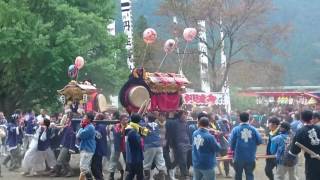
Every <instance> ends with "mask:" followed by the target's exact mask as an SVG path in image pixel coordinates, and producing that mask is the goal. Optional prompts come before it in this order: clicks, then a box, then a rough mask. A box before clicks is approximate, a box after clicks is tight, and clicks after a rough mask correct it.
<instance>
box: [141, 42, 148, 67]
mask: <svg viewBox="0 0 320 180" xmlns="http://www.w3.org/2000/svg"><path fill="white" fill-rule="evenodd" d="M148 47H149V44H148V43H147V45H146V48H145V50H144V54H143V58H142V63H141V67H143V64H144V59H145V58H146V54H147V50H148Z"/></svg>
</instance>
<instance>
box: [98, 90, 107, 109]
mask: <svg viewBox="0 0 320 180" xmlns="http://www.w3.org/2000/svg"><path fill="white" fill-rule="evenodd" d="M97 100H98V107H99V112H106V111H107V110H108V103H107V99H106V97H105V96H104V95H103V94H98V96H97Z"/></svg>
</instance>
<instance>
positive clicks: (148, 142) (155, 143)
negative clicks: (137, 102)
mask: <svg viewBox="0 0 320 180" xmlns="http://www.w3.org/2000/svg"><path fill="white" fill-rule="evenodd" d="M146 127H147V128H148V129H149V130H150V131H149V134H148V135H147V136H146V137H145V138H144V148H145V149H147V148H153V147H161V142H160V141H161V138H160V127H159V125H158V123H156V122H149V123H147V124H146Z"/></svg>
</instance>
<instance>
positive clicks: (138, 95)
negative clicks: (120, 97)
mask: <svg viewBox="0 0 320 180" xmlns="http://www.w3.org/2000/svg"><path fill="white" fill-rule="evenodd" d="M127 96H128V97H127V98H128V100H129V103H130V104H131V105H133V106H134V107H135V108H140V107H141V106H142V105H143V104H144V103H145V102H146V101H147V100H148V99H149V98H150V95H149V91H148V90H147V88H145V87H143V86H133V87H131V88H130V89H129V91H128V94H127Z"/></svg>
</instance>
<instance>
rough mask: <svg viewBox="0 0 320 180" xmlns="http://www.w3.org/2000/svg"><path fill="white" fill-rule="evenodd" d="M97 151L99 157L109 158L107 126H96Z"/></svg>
mask: <svg viewBox="0 0 320 180" xmlns="http://www.w3.org/2000/svg"><path fill="white" fill-rule="evenodd" d="M96 144H97V145H96V151H95V154H97V155H99V156H109V154H110V153H109V151H108V141H107V129H106V125H103V124H97V125H96Z"/></svg>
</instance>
